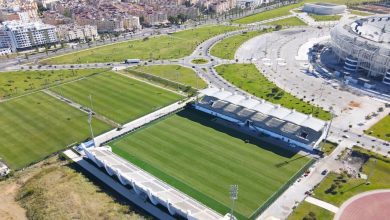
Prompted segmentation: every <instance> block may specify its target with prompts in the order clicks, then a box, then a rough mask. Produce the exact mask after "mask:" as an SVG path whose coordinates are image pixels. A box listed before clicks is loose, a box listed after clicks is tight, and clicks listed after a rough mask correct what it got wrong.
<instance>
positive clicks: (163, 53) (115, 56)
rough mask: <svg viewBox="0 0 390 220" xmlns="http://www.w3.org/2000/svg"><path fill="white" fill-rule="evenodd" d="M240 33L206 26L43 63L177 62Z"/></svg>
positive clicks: (229, 29)
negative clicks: (200, 46) (214, 39)
mask: <svg viewBox="0 0 390 220" xmlns="http://www.w3.org/2000/svg"><path fill="white" fill-rule="evenodd" d="M236 29H238V28H237V27H232V26H205V27H200V28H195V29H190V30H186V31H181V32H176V33H173V34H171V35H165V36H157V37H146V38H144V39H142V40H132V41H126V42H121V43H115V44H111V45H107V46H102V47H97V48H92V49H89V50H83V51H80V52H75V53H72V54H67V55H64V56H59V57H55V58H52V59H48V60H43V61H42V63H44V64H70V63H102V62H122V61H124V60H125V59H131V58H138V59H142V60H149V59H153V60H155V59H157V60H162V59H175V58H180V57H184V56H188V55H190V54H191V53H192V52H193V50H194V49H195V48H196V46H197V45H198V44H200V43H201V42H203V41H205V40H207V39H209V38H211V37H213V36H215V35H218V34H222V33H224V32H228V31H233V30H236Z"/></svg>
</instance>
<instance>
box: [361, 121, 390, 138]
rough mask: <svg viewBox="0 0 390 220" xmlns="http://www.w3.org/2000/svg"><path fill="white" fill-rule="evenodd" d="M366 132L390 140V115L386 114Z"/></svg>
mask: <svg viewBox="0 0 390 220" xmlns="http://www.w3.org/2000/svg"><path fill="white" fill-rule="evenodd" d="M365 133H366V134H368V135H371V136H374V137H377V138H380V139H383V140H385V141H390V115H386V116H385V117H384V118H383V119H381V120H380V121H378V122H377V123H376V124H374V125H373V126H372V127H371V128H369V129H368V130H366V131H365Z"/></svg>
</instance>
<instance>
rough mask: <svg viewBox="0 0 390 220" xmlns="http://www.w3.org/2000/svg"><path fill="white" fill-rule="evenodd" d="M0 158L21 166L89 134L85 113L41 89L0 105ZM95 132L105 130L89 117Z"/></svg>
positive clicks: (18, 167) (105, 128) (107, 127)
mask: <svg viewBox="0 0 390 220" xmlns="http://www.w3.org/2000/svg"><path fill="white" fill-rule="evenodd" d="M0 115H1V117H0V125H1V129H0V157H1V159H4V160H5V161H6V163H7V164H8V165H9V166H10V167H11V168H12V169H20V168H23V167H25V166H27V165H29V164H30V163H33V162H36V161H39V160H41V159H43V158H45V157H46V156H48V155H50V154H52V153H54V152H57V151H59V150H61V149H64V148H65V147H66V146H67V145H70V144H72V143H74V142H80V141H83V140H84V139H86V138H87V137H89V136H90V131H89V126H88V122H87V118H88V116H87V114H85V113H83V112H81V111H79V110H77V109H75V108H73V107H70V106H68V105H67V104H65V103H63V102H61V101H58V100H56V99H55V98H52V97H51V96H48V95H46V94H44V93H42V92H38V93H35V94H31V95H27V96H24V97H22V98H16V99H12V100H9V101H6V102H2V103H1V104H0ZM92 123H93V127H94V131H95V134H99V133H102V132H103V131H106V130H109V129H110V127H109V126H108V125H106V124H104V123H103V122H101V121H98V120H93V122H92Z"/></svg>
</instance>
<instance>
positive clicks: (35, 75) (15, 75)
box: [0, 69, 107, 99]
mask: <svg viewBox="0 0 390 220" xmlns="http://www.w3.org/2000/svg"><path fill="white" fill-rule="evenodd" d="M103 71H107V69H83V70H32V71H17V72H0V99H2V98H9V97H12V96H17V95H21V94H24V93H28V92H32V91H36V90H39V89H42V88H47V87H49V86H53V85H57V84H60V83H64V82H69V81H72V80H75V79H78V78H80V77H84V76H89V75H91V74H94V73H100V72H103Z"/></svg>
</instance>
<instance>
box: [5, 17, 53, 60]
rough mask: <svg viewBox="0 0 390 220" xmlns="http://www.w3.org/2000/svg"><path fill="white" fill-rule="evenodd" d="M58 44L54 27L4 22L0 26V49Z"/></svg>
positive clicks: (21, 48)
mask: <svg viewBox="0 0 390 220" xmlns="http://www.w3.org/2000/svg"><path fill="white" fill-rule="evenodd" d="M57 42H58V37H57V33H56V28H55V26H52V25H48V24H43V23H41V22H31V23H25V22H20V21H6V22H3V24H2V25H0V48H7V47H8V48H11V50H12V51H13V52H15V51H17V50H23V49H29V48H34V47H39V46H43V45H49V44H53V43H57Z"/></svg>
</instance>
